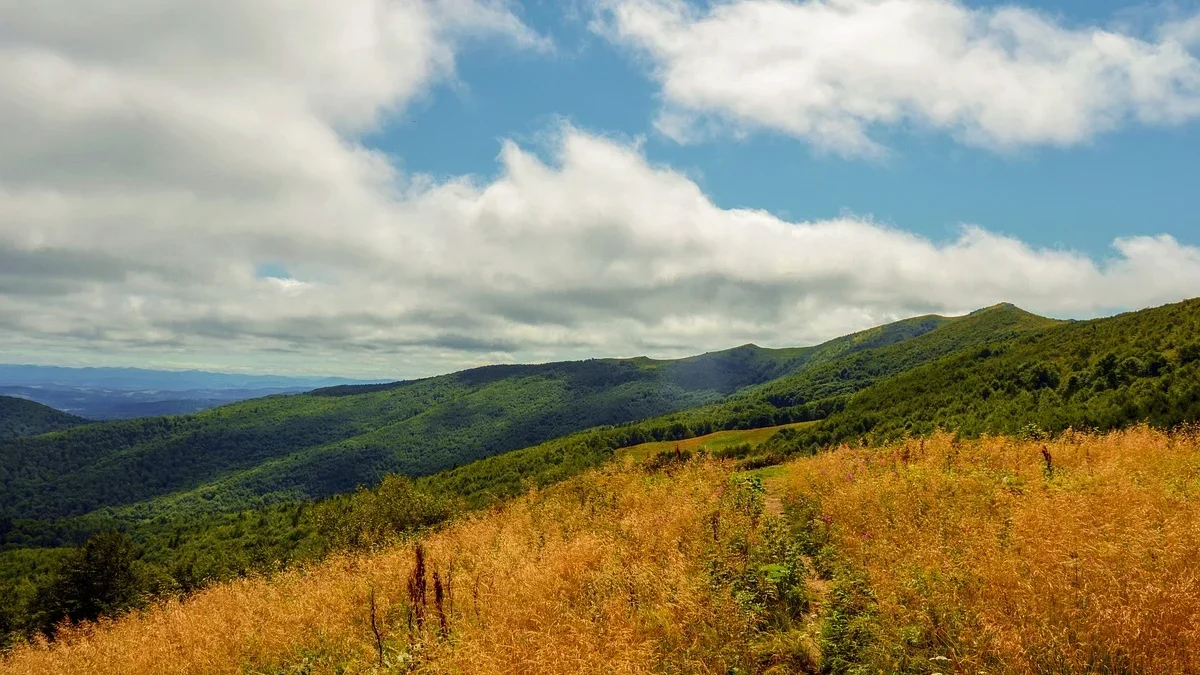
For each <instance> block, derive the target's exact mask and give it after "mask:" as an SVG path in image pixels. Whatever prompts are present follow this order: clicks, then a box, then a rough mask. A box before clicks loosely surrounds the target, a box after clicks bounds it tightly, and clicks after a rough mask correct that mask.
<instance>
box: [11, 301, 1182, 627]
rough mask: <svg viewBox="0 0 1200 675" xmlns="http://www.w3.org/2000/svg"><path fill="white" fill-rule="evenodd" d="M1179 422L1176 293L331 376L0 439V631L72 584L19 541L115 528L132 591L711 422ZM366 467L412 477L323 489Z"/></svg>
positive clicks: (521, 484)
mask: <svg viewBox="0 0 1200 675" xmlns="http://www.w3.org/2000/svg"><path fill="white" fill-rule="evenodd" d="M1198 419H1200V300H1192V301H1187V302H1183V303H1178V304H1174V305H1168V306H1164V307H1159V308H1154V309H1149V310H1144V311H1140V312H1133V313H1129V314H1124V315H1120V316H1116V317H1112V318H1105V319H1097V320H1092V321H1076V322H1066V321H1056V320H1051V319H1045V318H1042V317H1038V316H1035V315H1032V314H1029V313H1027V312H1024V311H1022V310H1020V309H1018V308H1016V307H1013V306H1012V305H1007V304H1002V305H997V306H994V307H989V308H986V309H983V310H979V311H977V312H974V313H972V314H969V315H966V316H963V317H957V318H951V319H947V318H942V317H919V318H916V319H910V320H907V321H902V322H898V323H894V324H889V325H886V326H882V327H880V328H876V329H872V330H869V331H864V332H862V333H857V334H855V335H851V336H847V337H844V338H839V339H837V340H833V341H831V342H829V343H826V344H824V345H820V346H817V347H810V348H799V349H782V350H770V349H762V348H759V347H756V346H754V345H745V346H742V347H738V348H735V349H731V350H726V351H723V352H713V353H710V354H704V355H701V356H697V357H692V358H688V359H681V360H676V361H655V360H650V359H645V358H637V359H601V360H591V361H583V362H571V363H553V364H543V365H529V366H496V367H487V368H478V369H473V370H469V371H464V372H461V373H455V374H452V375H446V376H441V377H435V378H428V379H425V380H417V381H412V382H398V383H390V384H375V385H364V386H338V387H332V388H327V389H323V390H317V391H314V392H311V393H309V394H304V395H296V396H275V397H268V398H264V399H257V400H253V401H247V402H243V403H239V404H234V405H230V406H225V407H222V408H218V409H214V410H211V411H206V412H204V413H201V414H196V415H188V416H178V417H164V418H150V419H141V420H133V421H127V422H117V423H101V424H87V425H84V426H80V427H78V428H72V429H69V430H66V431H62V432H58V433H53V434H47V435H42V436H34V437H23V438H16V439H10V440H8V441H5V442H2V443H0V488H2V490H0V504H2V505H3V506H2V508H3V510H0V548H3V549H5V550H4V551H3V552H2V553H0V596H3V595H4V594H8V596H9V597H10V598H12V601H11V602H10V603H9V604H10V605H12V606H14V607H20V608H22V609H20V610H19V611H17V613H16V614H15V615H14V616H15V617H16V618H11V619H10V620H9V621H10V623H11V625H12V626H17V627H18V628H17V629H19V630H29V629H30V628H36V627H39V626H40V627H46V626H49V625H50V624H52V623H53V621H54V620H55V619H56V618H57V617H60V616H62V615H63V612H64V611H67V610H65V609H64V607H68V605H62V606H60V605H58V604H55V603H57V602H59V601H60V600H62V599H63V598H65V599H66V600H68V601H69V600H70V598H71V597H73V595H72V594H73V593H74V591H72V590H70V588H67V587H59V586H55V585H54V584H56V583H59V581H61V578H62V577H61V575H59V576H56V574H55V573H54V572H53V570H55V569H58V568H59V567H63V566H64V565H66V566H67V567H70V565H77V564H80V560H83V559H84V558H86V554H85V553H80V552H79V550H78V549H36V548H30V547H38V546H56V545H59V544H64V543H68V544H79V543H82V542H83V541H84V540H86V539H87V538H88V536H90V535H92V534H94V533H97V532H102V531H105V530H109V529H118V530H121V531H123V532H126V533H127V534H128V535H129V536H130V537H131V541H132V542H134V544H133V545H134V546H135V548H136V553H130V555H136V556H137V558H138V565H139V566H140V567H139V568H138V569H140V570H142V571H141V572H139V574H141V575H142V576H141V577H139V578H140V579H141V581H139V583H141V584H143V585H144V590H145V592H147V593H151V594H154V593H162V592H177V591H188V590H191V589H195V588H198V587H200V586H203V585H205V584H207V583H209V582H211V581H212V580H215V579H220V578H225V577H228V576H231V575H238V574H245V573H247V572H249V571H251V570H266V569H272V568H273V567H274V566H275V565H277V564H279V563H280V562H287V561H294V560H301V559H313V558H316V557H320V556H321V555H323V554H324V553H325V552H326V551H328V550H329V548H330V547H331V546H336V545H339V544H338V542H343V543H344V542H346V541H353V540H354V539H355V538H356V537H359V536H360V535H361V534H362V533H363V532H379V531H388V530H389V529H390V528H400V529H403V528H407V527H410V526H411V525H412V524H413V523H418V524H419V523H422V522H436V521H437V520H438V519H442V518H445V517H448V514H450V513H451V512H452V511H453V510H454V509H455V508H462V507H466V508H473V507H479V506H483V505H486V504H488V503H491V502H493V501H495V500H503V499H506V498H508V497H511V496H513V495H516V494H519V493H521V492H524V491H525V490H527V489H528V488H530V487H533V486H545V485H549V484H552V483H555V482H559V481H561V480H563V479H565V478H569V477H571V476H574V475H577V474H579V473H582V472H583V471H585V470H587V469H589V468H592V467H595V466H598V465H600V464H603V463H605V462H607V461H609V460H610V459H611V458H612V457H613V456H614V455H616V454H617V451H618V450H619V449H621V448H625V447H628V446H631V445H635V444H638V443H643V442H647V441H663V440H674V439H685V438H691V437H694V436H699V435H703V434H707V433H710V432H712V431H716V430H722V429H759V428H763V427H768V426H773V425H778V424H785V423H791V422H810V423H809V424H805V425H801V426H799V427H793V428H788V429H784V430H781V431H779V432H777V433H776V434H775V435H774V436H772V437H770V438H769V439H768V440H767V441H766V442H763V443H761V444H760V445H758V446H756V447H751V446H749V445H745V446H731V447H729V448H727V449H723V450H721V451H720V452H719V454H721V455H723V456H731V457H737V458H742V459H743V462H742V466H746V467H752V466H756V465H758V466H760V465H764V464H770V463H774V462H778V461H780V460H782V459H784V458H786V457H789V456H793V455H798V454H810V453H813V452H815V451H818V450H821V449H824V448H828V447H830V446H832V445H835V444H838V443H843V442H850V443H853V444H868V445H869V444H875V443H882V442H887V441H890V440H893V439H895V438H897V437H899V436H903V435H908V434H915V435H924V434H928V433H930V432H932V431H933V430H935V429H937V428H945V429H949V430H953V431H956V432H958V433H959V434H961V435H964V436H977V435H981V434H987V433H1017V434H1020V435H1023V436H1026V437H1029V436H1034V437H1041V436H1043V435H1044V434H1047V433H1053V432H1056V431H1060V430H1062V429H1065V428H1067V427H1074V428H1077V429H1080V428H1095V429H1111V428H1119V427H1123V426H1127V425H1131V424H1135V423H1139V422H1149V423H1151V424H1153V425H1156V426H1160V427H1170V426H1174V425H1177V424H1179V423H1187V422H1195V421H1196V420H1198ZM758 437H759V438H761V437H762V436H761V434H759V435H758ZM756 442H757V441H756ZM668 461H669V458H668ZM388 472H400V473H405V474H408V475H409V476H415V477H418V478H417V480H415V481H413V482H412V483H408V482H406V481H404V480H403V479H400V480H398V479H389V481H390V482H385V483H384V485H383V487H381V488H378V489H377V490H366V491H359V492H357V493H354V494H338V493H347V492H349V491H351V490H353V489H354V488H355V486H357V485H375V484H376V483H377V481H378V479H379V477H380V476H382V475H383V474H385V473H388ZM327 495H337V496H334V497H332V498H331V499H328V500H325V501H323V502H318V503H314V502H312V501H309V500H310V499H313V498H320V497H324V496H327ZM453 505H457V506H453ZM414 509H415V510H414ZM414 518H415V519H416V520H414ZM331 523H332V524H331ZM364 528H365V529H364ZM107 541H108V540H105V542H107ZM101 543H104V542H101ZM108 543H109V544H112V545H113V546H117V547H118V548H121V547H125V548H121V550H122V551H126V552H128V551H132V550H134V549H128V546H129V544H127V543H120V544H119V546H118V543H119V542H115V541H114V542H108ZM97 546H99V544H97ZM122 555H125V553H123V554H122ZM81 556H83V557H81ZM61 561H68V562H61ZM71 561H73V562H71ZM68 563H69V564H68ZM71 569H74V568H71ZM56 579H58V580H59V581H55V580H56ZM47 584H49V585H47ZM6 585H7V590H6ZM171 589H174V591H172V590H171ZM0 599H2V598H0ZM51 601H53V602H51ZM47 603H49V604H47ZM68 604H69V603H68ZM68 615H69V612H68ZM2 619H3V617H0V624H2V623H3V621H2ZM0 629H2V626H0ZM0 633H3V630H0Z"/></svg>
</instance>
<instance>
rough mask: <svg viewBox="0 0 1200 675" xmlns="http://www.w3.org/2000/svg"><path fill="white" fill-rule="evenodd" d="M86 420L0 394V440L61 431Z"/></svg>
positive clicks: (84, 422)
mask: <svg viewBox="0 0 1200 675" xmlns="http://www.w3.org/2000/svg"><path fill="white" fill-rule="evenodd" d="M87 422H88V420H85V419H83V418H82V417H76V416H74V415H69V414H67V413H65V412H61V411H59V410H55V409H54V408H51V407H49V406H44V405H42V404H40V403H35V402H33V401H27V400H25V399H22V398H13V397H11V396H0V441H3V440H6V439H9V438H16V437H18V436H31V435H35V434H44V433H48V432H51V431H61V430H63V429H70V428H71V427H75V426H79V425H80V424H86V423H87Z"/></svg>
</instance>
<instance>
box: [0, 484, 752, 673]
mask: <svg viewBox="0 0 1200 675" xmlns="http://www.w3.org/2000/svg"><path fill="white" fill-rule="evenodd" d="M728 478H729V471H728V469H726V468H723V467H721V466H719V465H716V464H693V465H689V466H684V467H678V468H676V469H674V470H673V473H672V475H671V476H670V477H667V476H666V475H663V474H658V475H647V474H646V473H645V472H643V471H639V470H628V471H626V470H610V471H605V472H594V473H592V474H589V475H587V476H583V477H580V478H578V479H575V480H572V481H569V482H567V483H565V484H562V485H559V486H557V487H555V488H553V489H550V490H545V491H543V492H541V493H538V494H534V495H531V496H529V497H527V498H524V499H521V500H518V501H516V502H513V503H511V504H509V505H508V506H506V507H504V508H499V509H494V510H492V511H490V512H487V513H484V514H481V515H479V516H477V517H472V518H469V519H466V520H465V521H463V522H461V523H459V524H457V525H455V526H453V527H450V528H448V529H446V530H444V531H442V532H439V533H436V534H433V535H431V536H429V537H427V538H425V539H424V541H423V542H422V543H421V545H420V550H421V553H422V556H421V557H422V560H421V567H423V568H424V570H423V572H424V573H423V574H421V573H419V572H417V573H415V572H416V567H417V562H416V556H415V551H414V547H413V546H412V545H398V546H395V547H393V548H391V549H388V550H386V551H383V552H379V553H376V554H373V555H364V556H356V557H344V556H343V557H334V558H331V559H329V560H327V561H326V562H324V563H322V564H320V565H318V566H316V567H313V568H310V569H308V570H305V571H294V572H288V573H284V574H281V575H279V576H277V577H275V578H273V579H270V580H266V579H246V580H240V581H236V582H233V583H228V584H224V585H221V586H217V587H214V588H211V589H208V590H205V591H203V592H200V593H198V594H197V595H195V596H193V597H191V598H189V599H187V600H185V601H183V602H169V603H166V604H162V605H159V606H157V607H154V608H153V609H150V610H148V611H146V612H142V613H139V614H136V615H131V616H127V617H125V618H123V619H120V620H118V621H115V622H110V623H103V624H101V625H99V626H85V627H77V628H68V629H65V630H64V631H62V632H61V634H60V638H59V639H58V640H57V641H56V642H55V643H53V644H46V643H44V642H43V643H38V644H31V645H25V646H21V647H18V648H17V649H16V650H15V651H14V652H13V653H12V654H11V655H10V656H9V657H8V658H7V659H5V660H4V661H3V662H0V673H72V674H75V673H96V674H97V675H104V674H109V673H113V674H115V673H121V674H131V675H132V674H138V673H290V672H297V673H299V672H305V673H309V672H311V673H323V672H347V673H370V672H408V671H416V672H459V673H531V672H537V673H587V672H604V673H635V672H647V671H651V670H655V671H667V672H713V673H717V672H719V673H725V672H728V671H729V668H730V667H731V666H732V667H736V666H739V665H743V666H744V664H745V663H746V661H747V659H748V658H750V657H748V656H747V652H746V649H745V645H746V639H745V634H746V632H747V631H749V630H751V620H752V616H751V614H750V613H748V612H747V611H746V610H745V609H744V608H743V607H742V606H741V605H739V603H738V602H737V600H736V599H735V598H734V597H733V595H732V594H731V593H730V592H728V591H727V590H726V589H723V588H720V587H717V586H715V585H714V584H712V583H710V581H709V578H710V577H709V576H708V574H707V573H706V569H705V560H706V559H710V558H711V557H712V556H711V552H712V550H713V549H714V535H713V532H712V527H711V520H712V518H713V514H714V513H717V512H720V515H719V516H717V517H718V518H719V519H720V520H721V522H723V523H724V527H725V529H726V530H727V533H726V535H725V536H726V538H728V537H731V536H741V537H742V538H745V536H746V533H747V532H749V529H748V527H749V521H748V520H747V516H744V515H739V513H740V512H739V511H738V509H737V505H736V504H734V503H733V502H732V501H730V500H729V499H728V496H727V495H728V490H727V483H728ZM739 532H740V534H738V533H739ZM418 587H419V588H420V590H417V589H418ZM443 596H444V597H443Z"/></svg>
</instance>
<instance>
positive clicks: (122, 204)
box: [0, 0, 1200, 376]
mask: <svg viewBox="0 0 1200 675" xmlns="http://www.w3.org/2000/svg"><path fill="white" fill-rule="evenodd" d="M120 4H121V7H120V8H119V9H118V8H114V7H113V6H112V3H104V2H99V1H98V0H95V1H93V0H87V1H86V2H85V1H81V0H71V2H66V0H59V1H57V2H52V1H49V0H47V1H46V2H41V3H35V4H33V5H26V6H23V7H21V8H20V9H17V8H16V7H14V6H13V5H0V128H3V129H5V130H6V132H5V133H4V134H0V351H3V352H5V353H8V354H18V355H31V354H32V355H37V354H53V355H57V356H56V358H58V360H64V359H66V357H70V356H71V355H75V356H77V357H78V358H80V359H84V360H90V361H92V362H111V361H112V360H113V359H117V358H121V359H141V358H146V359H153V361H152V362H153V363H158V364H163V363H177V364H179V365H205V366H209V367H214V366H217V367H220V366H227V367H234V366H237V367H246V368H251V369H257V370H264V369H271V370H304V371H309V372H336V373H342V374H348V375H349V374H367V375H372V376H374V375H380V374H391V375H418V374H430V373H436V372H444V371H447V370H451V369H455V368H459V367H463V366H467V365H471V364H475V363H482V362H495V361H505V360H520V361H528V360H549V359H557V358H579V357H589V356H598V355H634V354H642V353H650V354H655V355H682V354H688V353H695V352H699V351H703V350H706V349H715V348H723V347H728V346H732V345H736V344H740V343H744V342H748V341H754V342H757V343H760V344H770V345H796V344H805V343H812V342H815V341H819V340H822V339H825V338H830V337H833V336H836V335H839V334H843V333H846V332H848V331H851V330H854V329H858V328H863V327H866V326H869V325H873V324H877V323H880V322H883V321H887V320H891V319H896V318H901V317H903V316H909V315H914V314H919V313H924V312H931V311H937V312H945V313H956V312H964V311H968V310H971V309H975V308H978V307H980V306H984V305H989V304H992V303H995V302H998V301H1002V300H1007V301H1012V302H1016V303H1018V304H1020V305H1022V306H1024V307H1026V308H1028V309H1031V310H1034V311H1040V312H1045V313H1050V314H1057V315H1087V314H1095V313H1100V312H1107V311H1111V310H1113V309H1120V308H1134V307H1141V306H1146V305H1150V304H1155V303H1162V302H1168V301H1173V300H1178V299H1182V298H1184V297H1188V296H1195V295H1200V250H1198V249H1197V248H1195V247H1190V246H1186V245H1183V244H1181V243H1180V242H1178V241H1175V240H1173V239H1172V238H1170V237H1167V236H1162V237H1138V238H1129V239H1119V240H1117V241H1116V242H1114V244H1113V251H1112V256H1111V257H1110V258H1108V259H1105V260H1101V261H1096V260H1092V259H1090V258H1088V257H1086V256H1083V255H1079V254H1076V253H1072V252H1070V251H1060V250H1043V249H1036V248H1032V247H1030V246H1028V245H1026V244H1024V243H1022V242H1020V241H1017V240H1014V239H1011V238H1006V237H1002V236H999V235H996V234H994V233H991V232H989V231H987V230H985V229H982V228H980V227H974V226H964V228H963V229H962V230H961V233H960V235H959V236H958V238H956V239H954V240H953V241H949V242H933V241H929V240H927V239H924V238H921V237H919V236H916V235H914V234H911V233H908V232H905V231H903V230H900V229H896V228H894V227H890V226H886V225H884V224H879V223H875V222H871V221H870V220H866V219H855V218H850V217H847V218H844V219H840V220H833V221H822V222H788V221H785V220H782V219H780V218H777V217H774V216H772V215H770V214H768V213H765V212H761V211H754V210H729V209H724V208H721V207H719V206H717V205H715V204H714V203H713V202H712V201H711V200H710V199H709V198H708V197H707V196H706V195H705V194H704V192H703V191H702V190H701V188H700V187H699V186H698V185H697V184H696V183H695V182H693V181H692V180H690V179H689V178H687V177H686V176H685V175H683V174H682V173H681V172H678V171H675V170H673V169H671V168H670V167H666V166H658V165H655V164H653V163H652V162H649V161H648V160H647V159H646V157H645V156H644V155H643V154H642V153H641V151H640V150H639V148H638V147H637V146H636V145H634V144H630V143H626V142H622V141H616V140H613V139H610V138H606V137H604V136H602V135H597V134H593V133H589V132H586V131H582V130H579V129H575V128H572V127H569V126H568V127H563V128H561V129H559V130H558V133H557V135H556V140H555V141H554V142H553V143H551V144H550V145H551V146H552V148H553V150H552V152H551V153H550V156H549V157H542V156H539V155H537V154H535V153H532V152H530V151H529V150H528V149H525V148H522V147H520V146H518V145H516V144H514V143H511V142H507V143H505V144H504V145H503V147H502V150H501V153H500V156H499V163H500V167H499V168H500V171H499V174H498V176H497V177H496V178H495V179H494V180H490V181H480V180H477V179H473V178H470V177H463V178H459V179H455V180H448V181H433V180H430V179H427V178H422V177H420V176H412V175H409V174H406V173H404V172H402V171H401V170H399V169H398V168H397V167H395V166H393V165H392V164H390V163H389V161H388V160H387V159H386V158H385V157H383V156H382V155H380V154H378V153H376V152H374V151H372V150H370V149H369V148H367V147H365V146H364V145H363V144H362V143H361V142H360V141H359V140H358V139H359V138H360V137H361V134H362V133H363V132H365V131H367V130H370V129H371V128H373V127H374V126H375V125H377V124H379V123H380V122H381V120H383V119H385V118H386V117H387V116H388V115H393V114H397V113H398V112H400V111H402V110H404V108H405V107H406V106H407V105H409V104H410V103H411V102H412V101H413V100H414V99H415V98H417V97H420V96H423V95H429V91H430V90H431V88H432V87H434V86H435V85H436V84H437V83H438V82H439V81H445V80H447V79H449V78H453V77H454V61H455V56H456V54H457V53H458V52H459V51H460V50H461V49H463V48H465V46H467V45H469V44H470V43H471V42H473V41H480V40H492V41H497V40H498V41H502V42H503V43H505V44H508V45H510V46H511V47H512V48H514V49H535V50H546V49H551V48H552V47H551V46H550V44H549V42H548V41H547V40H546V39H545V38H543V37H541V36H539V35H537V34H536V33H534V32H533V31H532V30H531V29H529V28H528V27H527V26H525V24H523V23H522V22H521V20H520V19H519V17H518V15H517V14H516V13H514V12H513V11H512V9H511V8H510V7H508V6H507V5H503V4H499V3H495V2H485V1H484V0H440V1H434V0H429V1H418V0H410V1H407V2H384V1H382V0H353V1H351V0H304V1H302V2H301V1H293V2H289V3H274V2H265V1H263V2H244V1H242V0H238V1H236V2H235V1H233V0H225V1H222V2H211V3H191V4H187V3H184V4H180V3H168V2H151V1H150V0H141V1H140V2H126V3H120ZM646 7H651V6H650V5H646ZM643 9H644V8H643ZM647 11H649V10H647ZM264 270H269V271H270V272H269V273H264Z"/></svg>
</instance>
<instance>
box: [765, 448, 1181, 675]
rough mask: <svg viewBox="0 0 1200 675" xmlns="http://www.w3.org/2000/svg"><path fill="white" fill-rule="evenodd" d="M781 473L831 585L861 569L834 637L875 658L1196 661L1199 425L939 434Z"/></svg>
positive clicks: (1061, 669)
mask: <svg viewBox="0 0 1200 675" xmlns="http://www.w3.org/2000/svg"><path fill="white" fill-rule="evenodd" d="M779 480H780V484H781V488H782V490H783V491H784V492H785V493H786V494H788V495H790V506H791V508H792V510H793V511H794V512H797V513H803V514H804V515H803V516H802V518H803V519H804V520H805V521H806V527H807V530H808V532H809V534H810V536H811V537H812V538H813V539H815V540H816V541H817V543H818V544H819V545H820V544H823V545H824V546H823V551H824V554H825V555H826V556H828V557H829V558H830V563H829V564H828V565H826V567H827V568H828V570H827V571H828V575H829V576H830V577H831V578H832V579H833V582H834V585H835V586H836V585H837V584H838V583H839V582H840V583H842V587H843V589H846V588H849V587H850V583H851V582H852V581H857V582H858V583H859V585H858V586H857V587H854V588H853V589H852V590H853V592H852V593H844V594H843V596H844V597H842V601H843V602H846V603H847V604H849V605H855V604H856V603H855V602H854V600H857V607H855V609H857V616H856V617H855V619H856V620H857V621H858V623H857V625H856V626H855V627H854V630H852V631H846V630H843V631H841V633H837V632H836V631H834V633H837V634H836V635H830V636H829V637H837V636H840V637H842V638H843V640H849V641H850V643H849V644H845V643H843V644H842V645H840V646H838V645H834V646H838V647H841V648H844V649H848V650H849V651H852V652H853V651H856V654H854V656H855V658H856V659H857V661H858V662H859V663H861V664H866V665H868V666H869V668H868V670H869V671H871V672H876V671H882V672H895V671H898V670H900V671H903V670H908V671H913V672H927V670H928V669H929V668H930V666H931V665H932V666H934V667H935V669H940V670H942V671H943V672H961V673H978V672H989V673H995V672H1009V673H1026V672H1043V673H1045V672H1055V673H1067V672H1072V673H1083V672H1107V673H1134V672H1136V673H1187V672H1197V670H1200V441H1198V439H1197V436H1196V434H1195V433H1190V432H1189V433H1179V434H1175V435H1167V434H1164V433H1161V432H1157V431H1152V430H1149V429H1146V428H1136V429H1131V430H1127V431H1122V432H1114V433H1110V434H1107V435H1103V436H1093V435H1083V434H1067V435H1065V436H1063V437H1061V438H1059V439H1058V440H1054V441H1037V440H1029V441H1017V440H1013V439H1009V438H992V439H984V440H982V441H977V442H961V443H960V442H956V441H955V440H954V438H953V437H952V436H950V435H946V434H943V435H938V436H935V437H934V438H932V439H926V440H913V441H909V442H907V443H904V444H901V445H896V446H893V447H890V448H887V449H884V450H850V449H843V450H841V451H838V452H833V453H827V454H823V455H820V456H817V457H814V458H811V459H806V460H803V461H801V462H798V463H795V464H793V465H791V466H790V467H789V469H788V470H787V471H786V472H785V473H784V474H783V476H782V477H781V478H780V479H779ZM788 501H789V500H788V498H785V503H787V502H788ZM847 596H857V598H848V597H847ZM848 633H854V635H853V636H850V635H848ZM851 638H852V639H851ZM828 647H829V645H827V651H830V650H829V649H828ZM930 659H935V661H932V662H931V661H930ZM938 664H940V665H938Z"/></svg>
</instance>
